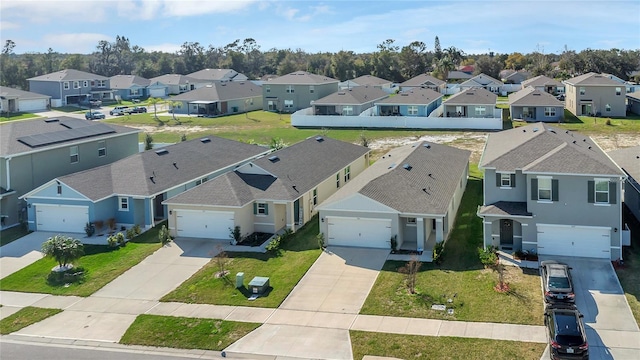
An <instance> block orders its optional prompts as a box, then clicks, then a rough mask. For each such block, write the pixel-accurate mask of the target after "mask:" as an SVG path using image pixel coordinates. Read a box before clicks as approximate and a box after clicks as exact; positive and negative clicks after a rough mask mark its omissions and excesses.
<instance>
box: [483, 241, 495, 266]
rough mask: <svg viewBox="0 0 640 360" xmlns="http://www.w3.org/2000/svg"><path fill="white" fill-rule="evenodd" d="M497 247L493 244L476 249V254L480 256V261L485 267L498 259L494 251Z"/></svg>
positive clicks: (492, 264) (493, 263)
mask: <svg viewBox="0 0 640 360" xmlns="http://www.w3.org/2000/svg"><path fill="white" fill-rule="evenodd" d="M497 251H498V249H497V248H496V247H495V246H487V247H486V248H479V249H478V256H479V257H480V262H481V263H482V265H484V266H485V267H492V266H494V265H495V263H496V262H497V261H498V254H497V253H496V252H497Z"/></svg>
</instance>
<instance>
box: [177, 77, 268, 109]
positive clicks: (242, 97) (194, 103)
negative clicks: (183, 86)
mask: <svg viewBox="0 0 640 360" xmlns="http://www.w3.org/2000/svg"><path fill="white" fill-rule="evenodd" d="M171 101H179V102H181V103H182V106H179V107H175V108H174V110H173V111H175V112H176V113H180V114H191V115H201V116H221V115H229V114H237V113H242V112H247V111H254V110H260V109H262V90H261V89H260V87H259V86H257V85H255V84H254V83H252V82H250V81H243V82H236V81H231V82H223V83H220V82H216V83H212V84H210V85H206V86H204V87H201V88H199V89H195V90H192V91H189V92H185V93H183V94H180V95H177V96H174V97H172V98H171Z"/></svg>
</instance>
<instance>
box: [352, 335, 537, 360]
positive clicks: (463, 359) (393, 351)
mask: <svg viewBox="0 0 640 360" xmlns="http://www.w3.org/2000/svg"><path fill="white" fill-rule="evenodd" d="M350 335H351V348H352V349H353V358H354V359H355V360H361V359H362V358H363V357H364V356H365V355H373V356H385V357H393V358H398V359H407V360H408V359H448V360H454V359H460V360H481V359H486V360H501V359H505V360H506V359H508V360H511V359H519V360H528V359H530V360H538V359H540V356H542V353H543V352H544V349H545V347H546V345H545V344H538V343H529V342H518V341H504V340H489V339H473V338H457V337H433V336H415V335H399V334H382V333H372V332H364V331H350Z"/></svg>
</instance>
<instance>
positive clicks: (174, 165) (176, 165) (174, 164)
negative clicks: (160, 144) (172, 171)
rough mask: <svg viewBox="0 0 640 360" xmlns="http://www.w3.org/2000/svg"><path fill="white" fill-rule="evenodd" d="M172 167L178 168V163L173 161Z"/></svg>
mask: <svg viewBox="0 0 640 360" xmlns="http://www.w3.org/2000/svg"><path fill="white" fill-rule="evenodd" d="M173 167H174V168H176V169H177V168H178V163H177V162H175V161H174V162H173Z"/></svg>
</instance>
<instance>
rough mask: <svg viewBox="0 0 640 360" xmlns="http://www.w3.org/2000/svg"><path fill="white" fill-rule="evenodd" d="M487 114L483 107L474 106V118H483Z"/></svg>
mask: <svg viewBox="0 0 640 360" xmlns="http://www.w3.org/2000/svg"><path fill="white" fill-rule="evenodd" d="M486 113H487V108H486V107H484V106H476V116H484V115H485V114H486Z"/></svg>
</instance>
